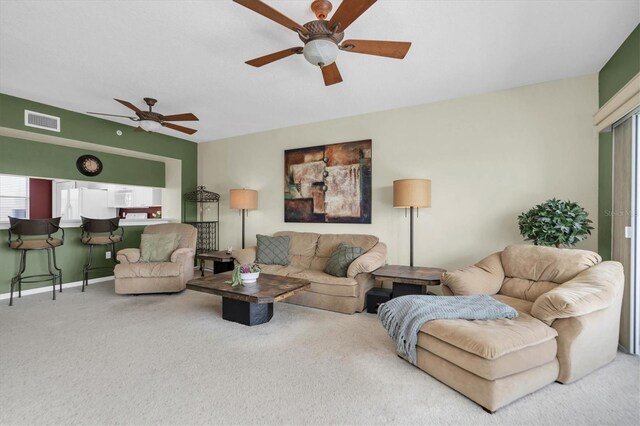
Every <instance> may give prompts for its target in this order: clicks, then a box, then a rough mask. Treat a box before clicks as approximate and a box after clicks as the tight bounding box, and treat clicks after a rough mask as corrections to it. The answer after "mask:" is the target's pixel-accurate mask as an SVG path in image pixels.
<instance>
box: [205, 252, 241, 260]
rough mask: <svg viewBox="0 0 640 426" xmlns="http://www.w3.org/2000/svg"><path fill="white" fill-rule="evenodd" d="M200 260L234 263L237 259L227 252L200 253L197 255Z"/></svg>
mask: <svg viewBox="0 0 640 426" xmlns="http://www.w3.org/2000/svg"><path fill="white" fill-rule="evenodd" d="M197 258H198V259H205V260H217V261H218V262H233V260H234V259H235V257H233V253H232V254H228V253H227V252H226V251H209V252H206V253H200V254H198V255H197Z"/></svg>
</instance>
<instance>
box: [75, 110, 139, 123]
mask: <svg viewBox="0 0 640 426" xmlns="http://www.w3.org/2000/svg"><path fill="white" fill-rule="evenodd" d="M87 114H94V115H107V116H109V117H122V118H128V119H129V120H134V121H136V120H137V118H135V117H129V116H128V115H118V114H105V113H103V112H87Z"/></svg>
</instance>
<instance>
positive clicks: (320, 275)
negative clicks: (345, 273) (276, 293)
mask: <svg viewBox="0 0 640 426" xmlns="http://www.w3.org/2000/svg"><path fill="white" fill-rule="evenodd" d="M291 277H294V278H302V279H305V280H309V282H310V283H311V286H310V287H309V288H308V289H306V290H305V291H310V292H312V293H320V294H326V295H330V296H343V297H357V296H358V281H356V279H355V278H341V277H334V276H332V275H329V274H326V273H324V272H322V271H316V270H313V269H307V270H305V271H302V272H299V273H297V274H292V275H291Z"/></svg>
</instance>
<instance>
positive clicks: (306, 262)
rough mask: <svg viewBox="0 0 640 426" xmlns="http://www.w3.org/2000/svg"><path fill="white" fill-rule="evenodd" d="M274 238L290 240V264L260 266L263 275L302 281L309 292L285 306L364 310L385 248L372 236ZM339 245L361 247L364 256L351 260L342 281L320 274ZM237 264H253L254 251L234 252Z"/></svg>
mask: <svg viewBox="0 0 640 426" xmlns="http://www.w3.org/2000/svg"><path fill="white" fill-rule="evenodd" d="M274 236H287V237H289V264H288V265H286V266H282V265H260V267H261V270H262V272H263V273H266V274H275V275H286V276H291V277H296V278H304V279H307V280H309V281H310V282H311V286H310V288H309V289H307V290H304V291H302V292H301V293H298V294H296V295H295V296H292V297H289V298H287V299H285V300H284V301H285V302H288V303H294V304H297V305H304V306H310V307H313V308H320V309H327V310H330V311H335V312H342V313H345V314H353V313H355V312H361V311H362V310H363V309H364V308H365V302H366V297H365V295H366V293H367V291H369V290H370V289H371V287H373V285H374V279H373V278H372V276H371V272H372V271H374V270H376V269H378V268H379V267H381V266H383V265H384V263H385V260H386V257H387V246H386V245H385V244H384V243H382V242H380V241H378V237H375V236H373V235H359V234H316V233H311V232H289V231H284V232H277V233H275V234H274ZM340 243H346V244H349V245H351V246H354V247H355V246H357V247H361V248H362V249H363V251H364V254H362V255H361V256H359V257H358V258H357V259H356V260H354V261H353V262H352V263H351V265H350V266H349V269H348V271H347V276H346V277H344V278H339V277H334V276H332V275H329V274H326V273H324V272H323V269H324V267H325V265H326V264H327V260H328V259H329V257H330V256H331V253H333V251H334V250H335V248H336V247H337V246H338V244H340ZM234 256H235V258H236V262H237V263H253V262H254V261H255V259H256V247H250V248H248V249H243V250H239V251H235V252H234Z"/></svg>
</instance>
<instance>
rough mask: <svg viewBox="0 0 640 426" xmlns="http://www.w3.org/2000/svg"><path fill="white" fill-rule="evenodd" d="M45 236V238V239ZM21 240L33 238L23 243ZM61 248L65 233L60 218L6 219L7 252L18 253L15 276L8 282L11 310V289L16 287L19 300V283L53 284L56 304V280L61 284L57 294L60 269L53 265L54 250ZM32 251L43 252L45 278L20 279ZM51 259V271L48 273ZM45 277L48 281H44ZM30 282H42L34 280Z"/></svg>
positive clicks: (60, 279) (20, 291)
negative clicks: (45, 269)
mask: <svg viewBox="0 0 640 426" xmlns="http://www.w3.org/2000/svg"><path fill="white" fill-rule="evenodd" d="M59 230H60V231H62V236H61V238H54V237H52V235H53V234H55V233H57V232H58V231H59ZM45 235H46V238H44V236H45ZM22 237H33V238H27V239H23V238H22ZM38 237H40V238H38ZM63 244H64V229H62V228H60V218H59V217H56V218H52V219H19V218H17V217H11V216H9V248H10V249H13V250H20V269H19V271H18V273H17V274H16V275H15V276H14V277H13V278H11V296H10V297H9V306H13V289H14V287H15V285H16V284H17V285H18V297H22V283H23V282H25V283H36V282H43V281H49V280H51V283H52V284H53V300H56V280H57V281H58V282H59V284H60V292H61V293H62V269H60V268H58V264H57V262H56V247H60V246H61V245H63ZM31 250H46V251H47V265H48V269H49V273H48V274H36V275H28V276H24V277H23V276H22V274H23V273H24V271H25V269H26V267H27V252H28V251H31ZM52 258H53V269H55V270H56V272H54V271H53V270H52V269H51V266H52V263H51V259H52ZM45 277H48V278H45ZM30 278H42V279H33V280H28V279H30Z"/></svg>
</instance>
